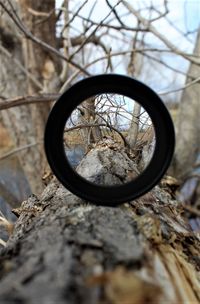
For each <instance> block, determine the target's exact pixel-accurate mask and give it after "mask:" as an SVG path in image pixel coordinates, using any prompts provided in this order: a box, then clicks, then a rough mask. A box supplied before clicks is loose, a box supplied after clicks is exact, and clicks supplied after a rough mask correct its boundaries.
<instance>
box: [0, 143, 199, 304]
mask: <svg viewBox="0 0 200 304" xmlns="http://www.w3.org/2000/svg"><path fill="white" fill-rule="evenodd" d="M95 149H97V150H95ZM95 149H94V150H92V151H90V152H89V153H88V154H87V157H88V158H90V155H91V154H92V153H94V151H97V152H98V153H97V155H99V160H98V157H97V159H96V161H97V163H98V161H101V163H102V162H104V161H106V160H105V159H104V158H102V157H101V153H102V151H104V150H105V149H103V150H102V149H101V148H99V147H96V148H95ZM107 149H108V150H109V153H113V154H114V153H115V151H114V150H113V149H111V147H107ZM120 151H122V149H120V150H119V151H118V152H119V153H120ZM90 153H91V154H90ZM115 156H116V154H115ZM123 157H124V156H123ZM83 161H84V159H83ZM121 166H122V165H121V161H119V162H118V166H116V170H117V171H116V172H115V171H112V175H113V178H114V177H116V176H115V175H116V173H117V172H118V170H119V169H120V168H121V169H123V167H121ZM97 167H98V166H97ZM87 171H88V166H84V165H83V163H82V165H81V164H80V165H79V174H81V175H83V176H84V175H85V174H86V175H87ZM98 173H99V172H98V170H97V172H96V174H98ZM108 173H109V174H110V172H108ZM104 174H106V172H104ZM15 213H17V214H18V215H19V219H18V221H17V222H16V224H15V228H14V232H13V234H12V236H11V237H10V239H9V241H8V243H7V247H6V248H5V249H3V250H2V253H1V260H0V267H1V284H0V302H1V303H9V304H10V303H28V304H29V303H42V304H43V303H48V304H49V303H59V304H62V303H87V304H95V303H113V304H122V303H123V304H138V303H152V304H155V303H160V304H161V303H185V304H186V303H199V301H200V285H199V275H200V260H199V258H200V257H199V250H200V238H199V235H198V234H194V233H193V232H192V231H191V230H190V228H189V226H188V223H187V221H186V219H185V218H184V214H183V209H182V207H181V206H180V204H179V203H178V202H177V201H175V200H173V199H172V198H171V196H170V194H169V193H168V192H167V191H164V190H163V189H161V188H159V187H158V186H157V187H155V189H154V190H152V191H151V192H150V193H148V194H147V195H145V196H144V197H141V198H139V199H137V200H135V201H134V202H129V203H128V202H127V203H125V204H124V205H121V206H120V207H117V208H111V207H109V208H108V207H100V206H94V205H92V204H90V203H88V202H85V201H83V200H82V199H80V198H78V197H76V196H75V195H73V194H72V193H70V192H69V191H67V190H66V189H65V188H64V187H63V186H61V185H60V184H59V183H58V182H57V181H56V180H55V179H54V178H53V180H52V181H51V183H50V184H49V185H48V186H47V188H46V189H45V190H44V192H43V194H42V196H41V197H40V198H37V197H36V196H31V197H30V198H29V199H28V200H27V201H25V202H23V203H22V206H21V208H19V209H18V210H15Z"/></svg>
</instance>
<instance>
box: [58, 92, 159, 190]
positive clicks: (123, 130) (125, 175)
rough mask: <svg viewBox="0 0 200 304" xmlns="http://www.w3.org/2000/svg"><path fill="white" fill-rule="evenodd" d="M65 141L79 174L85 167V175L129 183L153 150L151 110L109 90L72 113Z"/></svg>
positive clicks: (109, 182) (101, 180) (101, 182)
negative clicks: (148, 111)
mask: <svg viewBox="0 0 200 304" xmlns="http://www.w3.org/2000/svg"><path fill="white" fill-rule="evenodd" d="M63 143H64V148H65V152H66V156H67V158H68V161H69V163H70V164H71V166H72V167H73V168H74V170H76V171H77V173H78V174H80V175H82V174H81V172H82V171H84V178H85V179H87V180H89V181H91V182H93V183H96V184H98V185H104V186H113V185H120V184H124V183H127V182H129V181H131V180H133V179H135V178H137V177H138V175H139V174H141V173H142V172H143V171H144V169H145V168H146V166H147V165H148V164H149V162H150V160H151V157H152V155H153V152H154V147H155V134H154V127H153V125H152V121H151V119H150V117H149V115H148V113H147V112H146V111H145V110H144V108H142V106H141V105H140V104H139V103H137V102H136V101H133V100H132V99H130V98H128V97H126V96H122V95H118V94H110V93H109V94H100V95H97V96H94V97H91V98H89V99H87V100H86V101H84V102H83V103H82V104H80V105H79V106H78V107H77V108H76V109H75V110H74V111H73V112H72V113H71V116H70V118H69V119H68V120H67V122H66V126H65V130H64V135H63ZM119 164H120V166H119ZM83 168H84V170H83Z"/></svg>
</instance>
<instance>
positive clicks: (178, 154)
mask: <svg viewBox="0 0 200 304" xmlns="http://www.w3.org/2000/svg"><path fill="white" fill-rule="evenodd" d="M194 54H195V55H200V30H199V33H198V35H197V40H196V46H195V49H194ZM199 73H200V67H199V66H198V65H195V64H191V66H190V68H189V71H188V74H189V75H192V76H193V77H195V78H198V77H199ZM187 82H190V78H189V77H188V78H187V80H186V83H187ZM199 92H200V83H199V82H197V83H196V84H194V85H192V86H190V87H187V88H186V89H185V90H184V91H183V95H182V99H181V104H180V107H179V113H178V121H177V124H176V151H175V161H174V169H175V170H174V171H175V172H174V173H175V175H176V176H177V177H181V178H183V177H186V176H187V175H188V173H190V171H191V170H192V168H193V165H194V163H195V160H196V157H197V155H198V153H200V136H199V133H200V124H199V117H200V106H199Z"/></svg>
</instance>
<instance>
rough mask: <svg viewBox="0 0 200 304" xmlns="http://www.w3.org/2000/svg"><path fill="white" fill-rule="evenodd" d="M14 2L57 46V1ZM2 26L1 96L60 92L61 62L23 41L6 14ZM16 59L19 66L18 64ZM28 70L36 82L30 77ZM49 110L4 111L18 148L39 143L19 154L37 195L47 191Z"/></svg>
mask: <svg viewBox="0 0 200 304" xmlns="http://www.w3.org/2000/svg"><path fill="white" fill-rule="evenodd" d="M12 3H13V5H15V7H16V9H17V13H18V14H19V15H20V17H21V16H22V19H23V22H24V23H25V24H26V25H27V27H28V29H29V30H30V31H31V32H32V33H33V34H34V35H36V36H37V37H38V38H40V39H42V40H44V41H45V42H47V43H49V44H50V45H52V46H54V47H55V45H56V41H55V22H56V17H55V12H54V7H55V1H54V0H48V1H45V2H44V1H43V2H41V1H36V0H23V1H20V2H16V1H12ZM42 13H43V14H45V13H46V14H47V15H46V17H45V16H42V17H41V14H42ZM48 14H49V16H48ZM47 17H48V18H47ZM0 27H1V28H0V29H3V32H2V33H4V34H2V35H1V45H2V46H3V47H4V52H3V51H2V50H1V49H0V56H1V67H2V69H1V72H0V83H1V86H2V92H1V94H2V95H3V96H4V97H6V98H9V97H16V96H20V95H26V94H33V93H35V94H38V93H39V92H41V91H42V92H48V93H49V92H56V90H57V86H58V79H59V78H58V77H57V76H58V75H57V71H58V60H57V59H56V58H55V57H54V56H51V55H49V54H48V53H47V52H46V51H44V50H43V49H42V48H41V47H40V46H37V45H36V44H34V43H33V42H32V41H31V40H28V39H26V38H22V36H21V35H20V34H19V32H18V31H17V28H16V26H15V25H14V24H13V22H12V20H11V19H10V17H8V16H7V15H6V13H4V14H3V17H2V19H1V21H0ZM5 51H9V53H10V57H9V56H5ZM16 59H17V60H18V64H16ZM19 65H21V66H22V68H24V69H25V70H26V73H25V72H22V69H20V68H19ZM27 71H28V73H30V74H31V75H32V76H33V77H34V79H35V80H36V81H33V80H32V79H30V77H28V76H27ZM36 83H37V84H39V86H38V85H36ZM3 84H4V85H3ZM49 109H50V105H49V104H42V105H41V104H40V105H39V104H38V105H35V104H34V105H27V106H22V107H20V108H15V109H10V110H5V111H3V112H2V117H3V121H4V124H5V125H6V127H7V128H8V130H9V134H10V135H11V137H12V140H13V143H14V145H15V146H25V145H27V144H31V143H38V144H37V145H35V146H34V147H32V148H30V149H29V150H28V151H27V150H25V151H22V152H20V154H19V158H20V162H21V165H22V167H23V169H24V171H25V174H26V176H27V179H28V180H29V183H30V186H31V189H32V191H33V193H35V194H39V193H41V192H42V190H43V189H44V188H43V187H42V183H41V175H42V171H43V170H44V167H45V158H44V152H43V145H42V140H43V133H44V127H45V123H46V119H47V116H48V112H49Z"/></svg>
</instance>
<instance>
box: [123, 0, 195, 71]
mask: <svg viewBox="0 0 200 304" xmlns="http://www.w3.org/2000/svg"><path fill="white" fill-rule="evenodd" d="M122 3H123V5H124V6H125V7H126V8H127V9H128V10H129V11H130V12H131V13H132V14H133V15H134V16H135V17H136V18H137V19H138V20H139V21H140V22H141V23H142V24H143V25H144V26H145V28H147V29H149V31H150V32H152V33H153V34H154V35H155V36H156V37H157V38H159V39H160V40H161V41H162V42H163V43H164V44H165V45H166V46H167V47H168V48H169V49H171V50H172V51H173V52H174V53H176V54H177V55H180V56H182V57H184V58H185V59H187V60H188V61H190V62H192V63H194V64H197V65H200V58H199V56H198V57H197V58H196V56H194V55H191V56H189V55H188V54H186V53H185V52H183V51H181V50H180V49H178V48H177V47H176V46H175V45H174V44H173V43H171V41H169V40H168V39H167V38H166V37H165V36H163V35H162V34H161V33H159V32H158V31H157V29H156V28H155V27H154V26H153V25H152V24H151V23H150V22H149V21H148V20H146V19H145V18H143V17H142V16H141V14H140V13H139V12H138V11H137V10H135V9H134V8H133V6H132V5H131V4H130V3H128V2H127V1H125V0H122Z"/></svg>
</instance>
